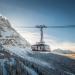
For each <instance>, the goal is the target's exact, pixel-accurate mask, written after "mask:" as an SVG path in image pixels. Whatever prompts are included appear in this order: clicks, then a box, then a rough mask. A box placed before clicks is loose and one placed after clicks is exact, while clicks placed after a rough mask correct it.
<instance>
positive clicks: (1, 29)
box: [0, 16, 30, 51]
mask: <svg viewBox="0 0 75 75" xmlns="http://www.w3.org/2000/svg"><path fill="white" fill-rule="evenodd" d="M0 44H2V45H3V46H4V47H6V48H8V49H13V48H14V49H13V50H15V49H16V48H17V49H18V50H17V49H16V50H17V51H19V50H20V49H22V50H23V49H25V48H26V47H28V48H29V47H30V44H29V43H28V42H27V41H26V40H25V39H24V38H22V37H21V36H20V34H19V33H17V32H16V30H15V29H13V28H12V27H11V24H10V23H9V21H8V20H7V19H5V18H4V17H2V16H0Z"/></svg>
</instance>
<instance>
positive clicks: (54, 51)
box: [52, 49, 75, 54]
mask: <svg viewBox="0 0 75 75" xmlns="http://www.w3.org/2000/svg"><path fill="white" fill-rule="evenodd" d="M52 52H53V53H59V54H74V53H75V52H73V51H71V50H62V49H55V50H53V51H52Z"/></svg>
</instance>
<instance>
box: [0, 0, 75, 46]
mask: <svg viewBox="0 0 75 75" xmlns="http://www.w3.org/2000/svg"><path fill="white" fill-rule="evenodd" d="M0 13H1V14H2V15H4V16H6V17H7V18H8V19H9V21H10V22H11V24H12V26H13V27H14V26H35V25H39V24H45V25H46V26H52V25H75V21H74V20H75V0H0ZM17 30H18V31H19V32H20V33H21V34H22V35H25V32H28V33H29V34H32V33H34V32H35V33H36V34H37V35H38V34H39V30H38V29H17ZM31 32H32V33H31ZM44 32H45V39H46V38H48V40H47V42H48V41H49V40H51V39H52V40H53V41H54V40H55V41H57V42H55V43H56V44H57V43H61V44H62V43H65V42H66V43H69V44H71V45H72V46H73V45H74V46H75V33H74V32H75V28H69V29H45V31H44ZM37 35H32V36H35V37H36V36H37ZM47 35H48V37H46V36H47ZM38 36H39V35H38ZM38 36H37V37H38ZM24 37H25V36H24ZM28 37H29V36H28ZM28 37H26V38H28ZM37 37H36V39H37ZM38 38H39V37H38ZM29 39H30V38H29ZM29 39H28V40H29ZM31 42H32V41H31Z"/></svg>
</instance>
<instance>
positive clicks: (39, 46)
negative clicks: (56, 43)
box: [31, 43, 50, 52]
mask: <svg viewBox="0 0 75 75" xmlns="http://www.w3.org/2000/svg"><path fill="white" fill-rule="evenodd" d="M31 48H32V50H33V51H49V52H50V48H49V46H48V45H46V44H43V43H37V44H35V45H32V46H31Z"/></svg>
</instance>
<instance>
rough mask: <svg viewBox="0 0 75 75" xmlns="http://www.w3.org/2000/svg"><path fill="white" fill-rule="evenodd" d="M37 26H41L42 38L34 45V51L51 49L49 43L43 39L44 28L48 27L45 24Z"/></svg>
mask: <svg viewBox="0 0 75 75" xmlns="http://www.w3.org/2000/svg"><path fill="white" fill-rule="evenodd" d="M36 28H40V31H41V39H40V42H38V43H36V44H35V45H32V46H31V48H32V51H50V48H49V46H48V45H46V44H45V42H44V41H43V28H46V26H45V25H40V26H36Z"/></svg>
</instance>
